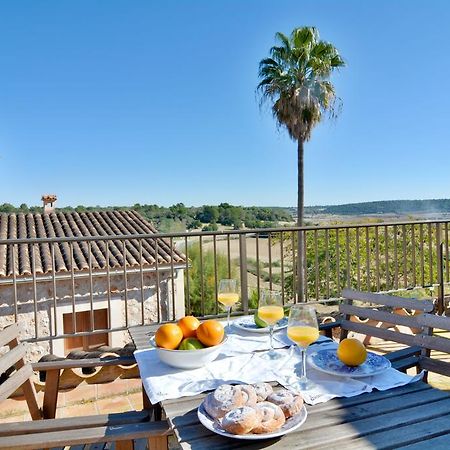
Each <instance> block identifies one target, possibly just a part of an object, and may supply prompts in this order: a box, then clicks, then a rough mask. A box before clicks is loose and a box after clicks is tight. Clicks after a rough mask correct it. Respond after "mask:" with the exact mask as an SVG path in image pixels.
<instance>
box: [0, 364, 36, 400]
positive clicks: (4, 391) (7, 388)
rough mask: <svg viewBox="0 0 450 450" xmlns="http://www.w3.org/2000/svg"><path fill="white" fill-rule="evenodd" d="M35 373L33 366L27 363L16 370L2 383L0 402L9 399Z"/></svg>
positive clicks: (0, 386)
mask: <svg viewBox="0 0 450 450" xmlns="http://www.w3.org/2000/svg"><path fill="white" fill-rule="evenodd" d="M32 375H33V371H32V370H31V366H30V365H29V364H27V365H26V366H23V367H22V368H20V369H19V370H18V371H17V372H14V373H13V374H12V375H11V376H10V377H9V378H8V379H7V380H6V381H5V382H4V383H2V384H1V385H0V402H1V401H3V400H5V399H7V398H8V397H9V396H10V395H11V394H12V393H14V392H15V391H16V390H17V389H18V388H19V387H20V386H22V384H23V383H25V381H27V380H28V379H29V378H30V377H31V376H32Z"/></svg>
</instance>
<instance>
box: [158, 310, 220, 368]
mask: <svg viewBox="0 0 450 450" xmlns="http://www.w3.org/2000/svg"><path fill="white" fill-rule="evenodd" d="M225 341H226V336H225V332H224V328H223V325H222V324H221V323H220V322H218V321H217V320H205V321H204V322H200V321H199V320H198V319H197V318H196V317H193V316H185V317H183V318H182V319H180V320H179V321H178V322H177V323H165V324H163V325H161V326H160V327H159V328H158V330H157V331H156V333H155V336H154V337H153V338H152V339H151V341H150V342H151V344H152V345H153V347H155V348H156V351H157V353H158V356H159V359H160V360H161V361H162V362H164V363H165V364H167V365H169V366H172V367H176V368H178V369H196V368H198V367H202V366H204V365H205V364H207V363H209V362H211V361H214V360H215V359H216V358H217V356H219V353H220V349H221V347H222V346H223V344H224V343H225Z"/></svg>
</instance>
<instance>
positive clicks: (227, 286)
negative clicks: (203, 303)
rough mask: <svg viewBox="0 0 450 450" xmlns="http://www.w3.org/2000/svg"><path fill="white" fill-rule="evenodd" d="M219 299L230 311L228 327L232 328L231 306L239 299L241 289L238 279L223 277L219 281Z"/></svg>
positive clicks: (228, 311)
mask: <svg viewBox="0 0 450 450" xmlns="http://www.w3.org/2000/svg"><path fill="white" fill-rule="evenodd" d="M217 300H218V301H219V302H220V303H222V305H223V306H225V308H226V309H227V313H228V325H227V329H228V330H229V329H230V314H231V308H232V307H233V305H235V304H236V303H237V301H238V300H239V291H238V283H237V280H231V279H223V280H220V281H219V289H218V291H217Z"/></svg>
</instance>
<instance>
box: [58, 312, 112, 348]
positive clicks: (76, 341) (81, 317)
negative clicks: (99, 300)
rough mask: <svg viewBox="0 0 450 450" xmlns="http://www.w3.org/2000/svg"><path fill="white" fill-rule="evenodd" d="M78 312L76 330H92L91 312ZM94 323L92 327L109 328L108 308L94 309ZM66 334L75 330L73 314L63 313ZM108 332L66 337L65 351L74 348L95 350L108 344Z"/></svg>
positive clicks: (96, 328)
mask: <svg viewBox="0 0 450 450" xmlns="http://www.w3.org/2000/svg"><path fill="white" fill-rule="evenodd" d="M75 314H76V325H77V329H76V331H78V332H82V331H91V312H90V311H80V312H77V313H75ZM93 316H94V324H93V327H92V329H94V330H104V329H108V309H106V308H105V309H96V310H94V314H93ZM63 324H64V334H66V333H67V334H68V333H73V332H74V324H73V314H72V313H67V314H63ZM108 343H109V341H108V333H100V334H94V335H90V336H74V337H70V338H66V339H64V352H65V353H66V354H67V353H69V352H71V351H72V350H85V351H87V350H94V349H96V348H98V347H101V346H102V345H108Z"/></svg>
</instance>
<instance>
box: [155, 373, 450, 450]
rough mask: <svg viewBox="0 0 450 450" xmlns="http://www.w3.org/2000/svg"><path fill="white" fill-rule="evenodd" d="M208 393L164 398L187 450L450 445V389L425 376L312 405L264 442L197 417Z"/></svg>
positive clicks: (347, 449)
mask: <svg viewBox="0 0 450 450" xmlns="http://www.w3.org/2000/svg"><path fill="white" fill-rule="evenodd" d="M204 397H205V395H203V394H202V395H198V396H195V397H187V398H181V399H177V400H167V401H163V402H161V405H162V408H163V411H164V413H165V415H166V418H167V419H168V421H169V423H170V425H171V426H172V427H173V430H174V433H175V436H176V437H177V439H178V442H179V443H180V445H181V447H182V448H183V449H186V450H187V449H193V450H200V449H201V450H209V449H213V450H220V449H223V450H225V449H226V450H228V449H237V448H245V449H267V448H271V449H284V450H287V449H308V450H309V449H316V448H326V449H339V450H350V449H392V448H395V449H397V448H407V449H411V450H412V449H417V450H418V449H432V450H439V449H450V393H449V392H446V391H440V390H438V389H434V388H432V387H431V386H429V385H428V384H425V383H423V382H421V381H419V382H416V383H412V384H409V385H406V386H402V387H399V388H396V389H391V390H388V391H374V392H371V393H367V394H362V395H359V396H357V397H351V398H338V399H333V400H330V401H329V402H326V403H322V404H319V405H315V406H309V405H307V410H308V418H307V419H306V422H305V423H304V424H303V425H302V426H301V427H300V428H299V429H298V431H294V432H293V433H291V434H288V435H286V436H283V437H282V438H278V439H272V440H263V441H242V440H237V439H228V438H225V437H222V436H219V435H216V434H214V433H212V432H210V431H209V430H208V429H206V428H205V427H204V426H203V425H201V424H200V422H199V420H198V418H197V407H198V406H199V404H200V403H201V401H202V400H203V398H204Z"/></svg>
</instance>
